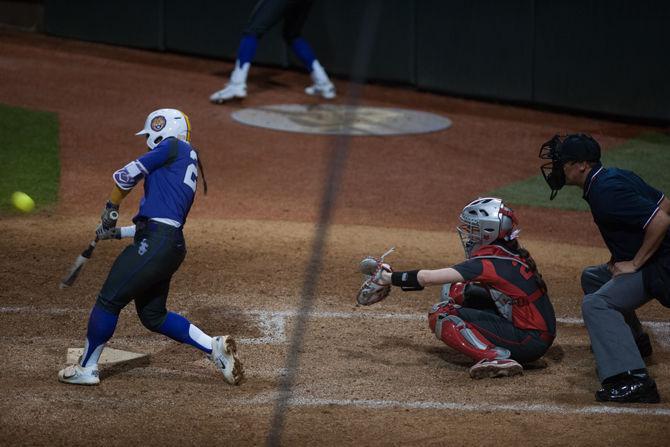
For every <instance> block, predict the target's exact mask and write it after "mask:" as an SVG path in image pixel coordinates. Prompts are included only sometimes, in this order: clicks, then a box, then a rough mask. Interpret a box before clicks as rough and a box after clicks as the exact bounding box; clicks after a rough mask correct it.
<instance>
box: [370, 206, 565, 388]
mask: <svg viewBox="0 0 670 447" xmlns="http://www.w3.org/2000/svg"><path fill="white" fill-rule="evenodd" d="M459 219H460V225H459V226H458V228H457V231H458V235H459V236H460V239H461V242H462V244H463V248H464V250H465V257H466V260H465V261H464V262H461V263H460V264H456V265H454V266H452V267H447V268H443V269H439V270H410V271H405V272H393V270H392V269H391V267H390V265H389V264H387V263H385V262H384V256H386V255H387V254H388V253H390V251H392V249H391V250H389V252H387V253H385V254H384V256H382V257H381V258H379V259H375V258H371V257H368V258H365V259H363V261H361V265H360V270H361V272H362V273H364V274H366V275H368V278H367V279H366V280H365V282H364V283H363V285H362V286H361V288H360V290H359V292H358V296H357V301H358V303H359V304H361V305H364V306H367V305H370V304H373V303H376V302H379V301H381V300H382V299H384V298H386V297H387V296H388V295H389V293H390V290H391V286H397V287H400V288H401V289H402V290H404V291H414V290H423V288H424V287H426V286H434V285H443V288H442V301H441V302H439V303H437V304H435V305H434V306H433V308H432V309H431V310H430V312H429V313H428V325H429V326H430V329H431V331H433V332H434V333H435V336H436V337H437V338H438V339H440V340H442V341H443V342H444V343H446V344H447V345H448V346H450V347H452V348H454V349H456V350H457V351H459V352H461V353H463V354H465V355H466V356H468V357H470V358H471V359H473V360H474V361H476V363H475V364H474V365H473V366H472V367H471V368H470V376H471V377H472V378H474V379H482V378H486V377H503V376H513V375H517V374H522V373H523V367H522V366H521V365H522V364H524V363H530V362H532V361H535V360H537V359H539V358H540V357H542V356H543V355H544V353H545V352H547V350H548V349H549V347H550V346H551V344H552V342H553V341H554V338H555V336H556V317H555V315H554V308H553V306H552V304H551V302H550V301H549V297H548V296H547V286H546V284H545V282H544V280H543V279H542V275H541V274H540V272H538V270H537V266H536V264H535V261H534V260H533V258H532V257H531V256H530V254H529V253H528V250H526V249H524V248H522V247H521V246H520V245H519V242H518V239H517V236H518V234H519V229H518V228H517V223H518V222H517V218H516V216H515V215H514V212H513V211H512V210H511V209H510V208H508V207H506V206H505V204H504V203H503V202H502V200H501V199H498V198H492V197H487V198H479V199H477V200H475V201H473V202H471V203H469V204H468V205H467V206H466V207H465V208H463V211H462V212H461V215H460V218H459Z"/></svg>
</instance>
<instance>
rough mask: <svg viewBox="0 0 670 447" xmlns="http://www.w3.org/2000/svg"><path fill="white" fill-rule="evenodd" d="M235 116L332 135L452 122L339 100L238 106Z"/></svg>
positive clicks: (395, 131)
mask: <svg viewBox="0 0 670 447" xmlns="http://www.w3.org/2000/svg"><path fill="white" fill-rule="evenodd" d="M232 116H233V119H234V120H236V121H238V122H241V123H243V124H248V125H250V126H257V127H265V128H269V129H275V130H284V131H287V132H303V133H315V134H329V135H402V134H413V133H426V132H435V131H438V130H443V129H447V128H449V127H450V126H451V120H450V119H449V118H447V117H444V116H440V115H436V114H434V113H428V112H421V111H418V110H408V109H396V108H387V107H362V106H349V105H339V104H317V105H304V104H277V105H271V106H265V107H257V108H250V109H242V110H238V111H237V112H234V113H233V114H232Z"/></svg>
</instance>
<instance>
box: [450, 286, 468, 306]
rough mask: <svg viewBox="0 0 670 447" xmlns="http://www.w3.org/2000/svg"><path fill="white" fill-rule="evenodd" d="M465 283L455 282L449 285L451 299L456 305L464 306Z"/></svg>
mask: <svg viewBox="0 0 670 447" xmlns="http://www.w3.org/2000/svg"><path fill="white" fill-rule="evenodd" d="M466 284H467V283H464V282H454V283H451V284H449V297H450V298H451V299H453V300H454V301H455V302H456V304H460V305H463V292H464V291H465V285H466Z"/></svg>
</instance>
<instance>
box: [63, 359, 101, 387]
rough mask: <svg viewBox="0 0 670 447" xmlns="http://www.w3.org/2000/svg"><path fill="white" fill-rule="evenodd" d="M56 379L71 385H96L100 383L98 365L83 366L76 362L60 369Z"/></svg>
mask: <svg viewBox="0 0 670 447" xmlns="http://www.w3.org/2000/svg"><path fill="white" fill-rule="evenodd" d="M58 380H59V381H61V382H63V383H70V384H72V385H97V384H99V383H100V377H99V375H98V365H93V366H87V367H83V366H81V365H79V364H78V363H75V364H74V365H70V366H68V367H65V368H63V369H61V370H60V371H59V372H58Z"/></svg>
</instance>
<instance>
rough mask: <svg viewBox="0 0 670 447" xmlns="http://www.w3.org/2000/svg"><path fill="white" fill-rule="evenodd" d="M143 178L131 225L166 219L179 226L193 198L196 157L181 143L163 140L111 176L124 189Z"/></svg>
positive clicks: (168, 139)
mask: <svg viewBox="0 0 670 447" xmlns="http://www.w3.org/2000/svg"><path fill="white" fill-rule="evenodd" d="M142 178H144V197H142V200H141V201H140V209H139V211H138V213H137V215H136V216H135V217H134V218H133V222H137V221H138V220H140V219H169V220H170V221H173V222H175V223H177V224H179V225H180V226H183V225H184V224H185V223H186V216H188V212H189V211H190V209H191V205H192V204H193V199H194V198H195V191H196V185H197V181H198V155H197V153H196V151H195V150H194V149H193V148H192V147H191V145H190V144H188V143H187V142H185V141H182V140H178V139H176V138H167V139H165V140H163V141H161V142H160V144H158V145H157V146H156V147H155V148H154V149H153V150H151V151H149V152H147V153H146V154H144V155H142V156H141V157H139V158H138V159H137V160H135V161H133V162H131V163H129V164H128V165H126V166H125V167H124V168H123V169H120V170H119V171H117V172H116V173H114V181H115V182H116V184H117V185H118V186H119V187H120V188H121V189H124V190H128V189H131V188H132V187H133V186H135V184H136V183H137V182H138V181H139V180H140V179H142Z"/></svg>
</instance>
